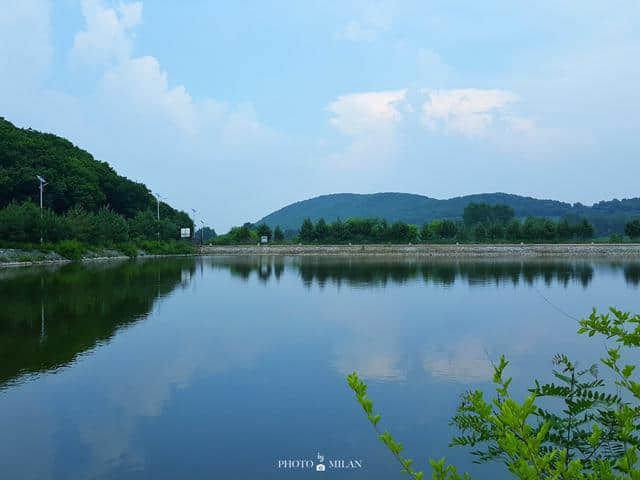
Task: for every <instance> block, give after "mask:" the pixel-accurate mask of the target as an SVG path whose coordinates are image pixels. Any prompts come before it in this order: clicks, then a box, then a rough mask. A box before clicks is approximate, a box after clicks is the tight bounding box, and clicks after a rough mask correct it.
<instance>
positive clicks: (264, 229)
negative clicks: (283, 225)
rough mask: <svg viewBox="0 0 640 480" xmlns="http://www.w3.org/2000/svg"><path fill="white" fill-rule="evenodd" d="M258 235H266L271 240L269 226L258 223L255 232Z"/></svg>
mask: <svg viewBox="0 0 640 480" xmlns="http://www.w3.org/2000/svg"><path fill="white" fill-rule="evenodd" d="M256 233H257V234H258V237H267V239H268V240H271V236H272V235H273V234H272V232H271V227H269V225H267V224H266V223H261V224H260V225H258V229H257V232H256Z"/></svg>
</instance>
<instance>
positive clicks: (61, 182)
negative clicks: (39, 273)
mask: <svg viewBox="0 0 640 480" xmlns="http://www.w3.org/2000/svg"><path fill="white" fill-rule="evenodd" d="M36 175H41V176H42V177H44V178H45V179H46V180H47V182H48V184H47V185H46V188H45V196H44V206H45V207H47V208H50V209H52V210H53V211H55V212H56V213H64V212H66V211H67V210H69V209H70V208H72V207H77V206H81V207H83V208H84V209H85V210H87V211H97V210H98V209H99V208H101V207H104V206H108V207H109V208H111V209H112V210H113V211H115V212H116V213H119V214H121V215H123V216H125V217H128V218H131V217H133V216H135V215H136V213H138V212H141V211H147V210H153V211H154V212H155V208H156V200H155V197H153V195H152V194H151V192H150V191H149V189H148V188H147V187H146V186H145V185H144V184H143V183H138V182H134V181H132V180H129V179H127V178H126V177H123V176H121V175H118V174H117V173H116V172H115V170H114V169H113V168H111V167H110V166H109V164H108V163H106V162H100V161H97V160H95V159H94V158H93V157H92V156H91V154H90V153H88V152H86V151H85V150H82V149H80V148H78V147H76V146H74V145H73V144H72V143H71V142H70V141H68V140H66V139H64V138H61V137H58V136H56V135H52V134H49V133H41V132H37V131H35V130H31V129H22V128H17V127H16V126H14V125H13V124H12V123H10V122H8V121H7V120H5V119H4V118H2V117H0V208H1V207H4V206H5V205H7V204H8V203H10V202H12V201H16V202H23V201H25V200H32V201H34V202H35V203H39V190H38V185H39V183H38V180H37V178H36ZM161 215H162V216H163V217H164V218H172V219H175V220H176V221H177V223H179V224H183V225H186V224H191V221H190V219H189V217H188V215H187V214H186V213H184V212H179V211H177V210H175V209H173V208H172V207H170V206H169V205H167V204H165V203H162V204H161Z"/></svg>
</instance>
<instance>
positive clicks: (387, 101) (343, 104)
mask: <svg viewBox="0 0 640 480" xmlns="http://www.w3.org/2000/svg"><path fill="white" fill-rule="evenodd" d="M405 100H406V90H390V91H381V92H365V93H355V94H350V95H343V96H340V97H338V98H337V99H336V100H335V101H333V102H331V103H330V104H329V105H328V106H327V108H326V110H327V111H329V112H331V114H332V116H331V118H330V119H329V122H330V123H331V125H333V126H334V127H335V128H336V129H337V130H338V131H339V132H340V133H343V134H345V135H348V136H349V137H351V142H350V143H349V144H348V145H347V147H346V148H344V149H343V150H340V151H338V152H336V153H333V154H331V155H329V157H328V161H329V163H328V164H329V166H338V165H340V166H358V165H360V164H362V163H364V162H366V163H368V164H369V165H371V164H380V163H384V162H387V161H389V160H390V159H391V157H392V156H393V154H394V151H395V149H396V143H397V131H398V128H399V126H400V124H401V122H402V120H403V119H404V113H403V112H404V110H406V109H407V108H408V105H407V104H406V101H405Z"/></svg>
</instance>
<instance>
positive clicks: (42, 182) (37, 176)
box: [36, 175, 47, 243]
mask: <svg viewBox="0 0 640 480" xmlns="http://www.w3.org/2000/svg"><path fill="white" fill-rule="evenodd" d="M36 178H37V179H38V180H39V181H40V243H42V195H43V193H44V186H45V185H46V184H47V181H46V180H45V179H44V178H42V177H41V176H40V175H36Z"/></svg>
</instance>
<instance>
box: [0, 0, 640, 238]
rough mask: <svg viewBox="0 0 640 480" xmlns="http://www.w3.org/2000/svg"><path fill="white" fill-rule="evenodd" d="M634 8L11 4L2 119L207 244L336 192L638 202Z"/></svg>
mask: <svg viewBox="0 0 640 480" xmlns="http://www.w3.org/2000/svg"><path fill="white" fill-rule="evenodd" d="M639 25H640V4H639V3H638V2H637V1H622V0H613V1H611V2H599V1H598V2H596V1H588V0H587V1H584V0H583V1H573V0H565V1H561V2H559V1H557V0H538V1H527V0H525V1H520V2H505V1H485V2H474V1H457V0H446V1H424V0H422V1H402V2H401V1H377V2H364V1H350V0H342V1H336V2H332V1H311V0H310V1H304V2H301V1H273V2H264V1H241V2H213V1H204V0H187V1H182V2H168V1H164V0H162V1H161V0H145V1H143V2H132V1H110V0H56V1H52V0H5V2H3V8H2V10H0V115H2V116H4V117H6V118H7V119H8V120H10V121H12V122H14V123H16V124H17V125H19V126H23V127H32V128H35V129H38V130H45V131H51V132H53V133H56V134H59V135H63V136H65V137H68V138H69V139H71V140H72V141H73V142H74V143H76V144H78V145H79V146H81V147H83V148H85V149H87V150H88V151H90V152H92V153H93V154H94V155H95V157H96V158H98V159H100V160H105V161H108V162H109V163H110V164H112V165H113V166H114V167H115V168H116V169H117V170H118V171H119V172H121V173H122V174H124V175H126V176H128V177H130V178H133V179H135V180H139V181H144V182H145V183H146V184H147V185H148V186H149V187H150V188H151V189H152V190H154V191H157V192H159V193H160V194H162V195H163V196H164V197H165V198H167V200H168V201H169V202H170V203H171V204H173V205H175V206H177V207H179V208H182V209H185V210H188V211H190V209H191V208H195V209H196V210H197V211H198V217H199V218H204V219H205V220H206V221H207V223H208V224H211V225H213V226H214V227H215V228H216V229H217V230H218V231H225V230H226V229H228V228H229V226H231V225H233V224H240V223H243V222H245V221H255V220H257V219H259V218H260V217H262V216H263V215H266V214H267V213H269V212H271V211H272V210H274V209H277V208H280V207H282V206H284V205H286V204H288V203H290V202H293V201H297V200H301V199H304V198H310V197H313V196H315V195H319V194H326V193H335V192H360V193H369V192H377V191H406V192H412V193H420V194H424V195H428V196H433V197H437V198H446V197H451V196H457V195H464V194H469V193H478V192H492V191H505V192H510V193H517V194H524V195H531V196H535V197H543V198H556V199H560V200H565V201H569V202H578V201H579V202H582V203H586V204H589V203H592V202H594V201H598V200H601V199H609V198H613V197H617V198H623V197H632V196H640V191H639V189H638V181H637V179H638V178H639V177H640V162H639V161H638V157H639V155H638V154H639V153H640V135H638V132H640V119H639V117H638V112H639V111H640V93H639V89H638V85H640V66H639V64H640V62H638V61H637V59H638V58H640V32H639V30H638V28H639Z"/></svg>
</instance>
